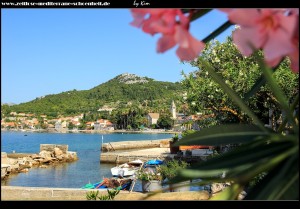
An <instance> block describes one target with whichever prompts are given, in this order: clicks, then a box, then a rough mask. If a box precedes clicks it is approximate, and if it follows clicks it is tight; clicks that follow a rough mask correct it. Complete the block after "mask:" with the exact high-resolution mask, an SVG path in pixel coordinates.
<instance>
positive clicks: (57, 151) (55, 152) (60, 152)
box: [54, 147, 63, 157]
mask: <svg viewBox="0 0 300 209" xmlns="http://www.w3.org/2000/svg"><path fill="white" fill-rule="evenodd" d="M62 154H63V151H62V150H61V149H59V148H58V147H55V148H54V156H55V157H58V156H60V155H62Z"/></svg>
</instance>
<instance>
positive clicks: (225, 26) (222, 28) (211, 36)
mask: <svg viewBox="0 0 300 209" xmlns="http://www.w3.org/2000/svg"><path fill="white" fill-rule="evenodd" d="M232 25H233V24H232V23H231V22H230V21H229V20H228V21H226V22H225V23H224V24H223V25H221V26H220V27H218V28H217V29H216V30H214V31H213V32H212V33H211V34H209V35H208V36H207V37H205V38H204V39H203V40H202V41H203V42H204V43H207V42H209V41H210V40H212V39H214V38H215V37H217V36H218V35H220V34H221V33H223V32H224V31H225V30H227V29H228V28H229V27H230V26H232Z"/></svg>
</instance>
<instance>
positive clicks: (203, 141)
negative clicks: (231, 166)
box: [175, 124, 271, 145]
mask: <svg viewBox="0 0 300 209" xmlns="http://www.w3.org/2000/svg"><path fill="white" fill-rule="evenodd" d="M270 131H271V130H270ZM269 134H270V132H265V131H262V130H261V129H260V128H259V127H258V126H255V125H249V124H230V125H219V126H213V127H210V128H205V129H203V130H201V131H197V132H195V133H193V134H190V135H187V136H185V137H183V138H182V139H181V140H179V141H178V142H176V144H175V145H221V144H236V143H245V142H249V141H252V140H254V139H256V138H257V137H264V136H268V135H269Z"/></svg>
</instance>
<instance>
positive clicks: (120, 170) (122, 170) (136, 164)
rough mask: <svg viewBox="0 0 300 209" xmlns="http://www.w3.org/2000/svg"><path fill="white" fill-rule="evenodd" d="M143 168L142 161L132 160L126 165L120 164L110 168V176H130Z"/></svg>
mask: <svg viewBox="0 0 300 209" xmlns="http://www.w3.org/2000/svg"><path fill="white" fill-rule="evenodd" d="M142 166H143V161H141V160H134V161H131V162H128V163H124V164H121V165H119V166H115V167H113V168H111V169H110V170H111V174H112V176H120V177H126V176H132V175H134V174H135V172H136V171H138V170H139V169H140V168H141V167H142Z"/></svg>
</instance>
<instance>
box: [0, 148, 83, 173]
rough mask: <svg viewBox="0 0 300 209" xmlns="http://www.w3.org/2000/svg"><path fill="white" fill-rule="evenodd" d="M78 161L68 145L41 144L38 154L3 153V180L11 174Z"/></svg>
mask: <svg viewBox="0 0 300 209" xmlns="http://www.w3.org/2000/svg"><path fill="white" fill-rule="evenodd" d="M76 160H78V157H77V153H76V152H72V151H68V145H56V144H41V145H40V152H39V153H38V154H32V153H9V154H7V153H6V152H1V179H2V178H6V177H7V176H8V175H10V174H14V173H23V172H28V171H29V169H30V168H32V167H40V168H47V167H48V166H49V165H55V164H59V163H66V162H73V161H76ZM2 173H3V175H2ZM4 173H5V174H4Z"/></svg>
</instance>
